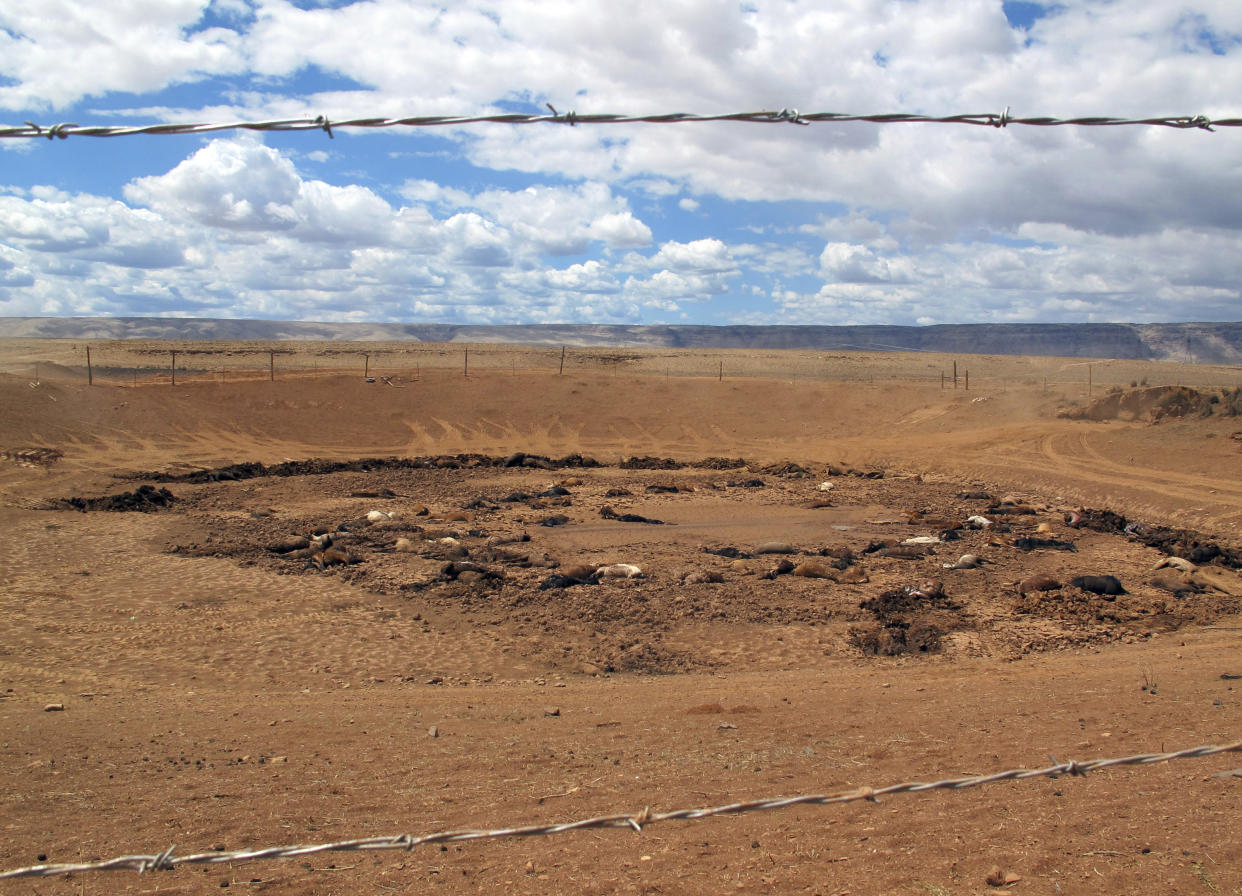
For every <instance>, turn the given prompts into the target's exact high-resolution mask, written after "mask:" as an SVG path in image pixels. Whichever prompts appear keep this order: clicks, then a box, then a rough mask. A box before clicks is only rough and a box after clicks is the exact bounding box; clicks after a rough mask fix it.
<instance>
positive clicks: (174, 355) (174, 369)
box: [171, 352, 177, 386]
mask: <svg viewBox="0 0 1242 896" xmlns="http://www.w3.org/2000/svg"><path fill="white" fill-rule="evenodd" d="M171 369H172V384H173V385H174V386H175V385H177V353H176V352H173V353H172V368H171Z"/></svg>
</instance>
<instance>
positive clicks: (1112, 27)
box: [0, 0, 1242, 324]
mask: <svg viewBox="0 0 1242 896" xmlns="http://www.w3.org/2000/svg"><path fill="white" fill-rule="evenodd" d="M112 7H116V8H112ZM1239 83H1242V4H1238V3H1237V2H1236V0H1218V2H1199V3H1193V2H1192V3H1180V2H1164V0H1151V2H1145V3H1143V4H1133V3H1123V2H1119V0H1114V2H1103V0H1083V2H1063V3H1055V4H1053V3H1041V2H1003V3H1002V2H999V0H935V2H932V0H847V2H840V3H822V2H808V3H801V2H789V0H780V2H761V0H755V2H748V3H736V2H706V0H662V2H654V0H652V2H638V3H637V4H605V3H584V2H567V0H512V2H511V0H493V2H462V3H456V4H451V5H448V6H439V5H433V4H424V3H419V2H411V0H367V2H333V3H317V2H305V0H304V2H298V3H290V2H287V0H131V2H128V3H125V4H86V3H84V2H76V0H41V2H39V3H29V2H27V0H0V124H20V123H22V122H24V121H27V120H29V121H35V122H38V123H40V124H44V125H48V124H52V123H55V122H59V121H71V122H76V123H78V124H131V123H151V122H162V121H230V120H256V119H266V118H283V117H303V116H311V117H313V116H315V115H318V114H324V115H327V116H328V117H329V118H330V119H337V120H339V119H342V118H348V117H356V116H402V115H475V114H487V113H491V112H496V111H529V112H543V111H545V104H547V103H550V104H552V105H554V106H556V108H558V109H559V110H561V111H566V110H570V109H573V110H576V111H578V112H580V113H586V112H617V113H635V114H637V113H660V112H673V111H677V112H698V113H715V112H734V111H755V110H763V109H769V110H775V109H780V108H797V109H800V110H802V111H804V112H809V111H832V112H852V113H875V112H919V113H928V114H951V113H959V112H972V113H979V112H1000V111H1002V110H1003V109H1004V108H1005V107H1006V106H1009V107H1011V109H1012V112H1013V114H1015V115H1051V116H1057V117H1070V116H1076V115H1116V116H1135V117H1139V116H1142V117H1147V116H1152V115H1194V114H1206V115H1208V116H1213V117H1232V116H1237V115H1239V114H1242V106H1240V105H1239V102H1240V101H1239V100H1238V98H1237V96H1236V85H1238V84H1239ZM1240 141H1242V130H1239V129H1221V130H1219V131H1217V132H1216V133H1207V132H1203V131H1172V130H1164V129H1152V128H1137V127H1132V128H1112V129H1091V130H1087V129H1082V128H1078V129H1074V128H1049V129H1040V128H1023V127H1018V126H1012V127H1009V128H1006V129H1003V130H998V129H993V128H972V127H966V126H952V125H886V126H881V125H869V124H839V125H818V124H817V125H813V126H810V127H798V126H796V125H764V126H761V125H746V124H723V123H722V124H702V125H699V124H694V125H615V126H589V125H580V126H577V127H573V128H569V127H566V126H563V125H523V126H510V125H497V124H492V125H475V126H468V127H453V128H437V129H391V130H382V131H362V130H349V129H338V130H337V131H336V132H335V138H334V139H328V137H327V135H326V134H324V133H322V132H303V133H291V134H271V133H267V134H249V133H242V132H224V133H220V134H214V135H210V136H193V137H190V136H175V137H174V136H160V137H156V136H142V137H123V138H114V139H108V140H97V139H89V138H80V137H78V138H75V137H71V138H70V139H68V140H52V141H49V140H44V139H3V140H0V315H10V316H33V315H64V316H68V315H88V316H96V315H104V316H113V315H115V316H128V315H170V316H202V317H259V318H277V319H282V318H284V319H306V320H380V321H383V320H387V321H413V322H458V323H560V322H569V323H649V324H657V323H670V324H676V323H706V324H739V323H742V324H767V323H772V324H860V323H879V324H934V323H972V322H979V323H985V322H1018V321H1037V322H1087V321H1137V322H1143V321H1181V320H1238V319H1242V252H1240V251H1239V249H1240V248H1242V244H1240V242H1239V234H1240V233H1242V201H1239V199H1238V197H1239V196H1242V162H1240V161H1239V159H1242V153H1240V152H1239V150H1240V149H1242V144H1240Z"/></svg>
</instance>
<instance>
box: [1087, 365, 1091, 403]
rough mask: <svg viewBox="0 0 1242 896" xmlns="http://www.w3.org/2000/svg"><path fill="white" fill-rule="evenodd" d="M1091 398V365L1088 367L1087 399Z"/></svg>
mask: <svg viewBox="0 0 1242 896" xmlns="http://www.w3.org/2000/svg"><path fill="white" fill-rule="evenodd" d="M1090 397H1091V365H1090V364H1088V365H1087V398H1090Z"/></svg>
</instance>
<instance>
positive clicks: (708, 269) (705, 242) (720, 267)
mask: <svg viewBox="0 0 1242 896" xmlns="http://www.w3.org/2000/svg"><path fill="white" fill-rule="evenodd" d="M651 266H652V267H665V268H671V269H672V270H674V271H679V272H692V273H699V274H724V273H730V272H734V271H736V270H737V263H736V262H735V261H734V260H733V258H732V256H731V255H730V254H729V248H728V246H726V245H725V244H724V243H723V242H721V241H720V240H718V239H715V238H714V237H712V238H708V239H702V240H694V241H693V242H690V243H678V242H673V241H670V242H667V243H665V244H664V245H662V246H661V247H660V251H659V252H657V253H656V254H655V255H654V256H653V257H652V259H651Z"/></svg>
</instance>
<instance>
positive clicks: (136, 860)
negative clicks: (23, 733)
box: [0, 741, 1242, 880]
mask: <svg viewBox="0 0 1242 896" xmlns="http://www.w3.org/2000/svg"><path fill="white" fill-rule="evenodd" d="M1237 752H1242V741H1239V742H1237V743H1232V744H1228V745H1227V746H1221V747H1215V746H1203V747H1192V748H1190V749H1186V750H1178V751H1176V752H1173V753H1147V754H1143V755H1138V756H1124V757H1121V758H1119V759H1092V760H1089V761H1087V762H1074V761H1071V762H1057V760H1056V757H1055V756H1050V757H1049V758H1050V759H1052V761H1053V763H1054V764H1053V765H1051V766H1049V767H1048V768H1040V769H1023V768H1016V769H1009V770H1008V771H1003V772H996V773H994V774H990V775H978V776H975V777H968V778H948V779H945V780H942V781H932V782H919V781H911V782H907V783H904V784H891V785H889V786H888V787H881V788H878V789H877V788H872V787H858V788H855V789H854V790H850V791H845V792H842V793H836V794H804V795H802V796H791V797H775V798H768V799H759V800H751V801H749V802H742V803H729V804H727V805H723V806H712V807H710V808H698V809H675V810H673V811H670V812H652V811H651V810H650V807H648V808H644V809H643V810H642V811H641V812H638V813H632V814H624V815H601V816H597V817H595V818H584V819H580V820H578V821H569V822H563V823H560V824H541V825H526V826H524V827H511V828H499V829H495V830H464V831H441V832H439V833H435V834H425V835H423V836H421V837H414V836H411V835H409V834H397V835H395V836H389V837H364V838H361V839H357V840H341V841H337V842H335V843H317V844H311V845H292V846H272V847H267V848H263V849H248V850H238V851H235V852H208V853H198V854H195V855H188V856H174V855H173V850H174V849H176V846H170V847H169V848H168V849H166V850H164V851H163V852H162V853H159V854H158V855H153V856H139V855H133V856H118V857H117V858H114V859H107V860H104V861H98V862H83V863H76V864H74V863H69V864H48V865H32V866H30V867H28V868H17V869H14V870H12V871H5V872H3V873H0V880H12V879H14V878H20V877H51V876H54V875H60V874H77V873H80V872H88V871H137V872H139V873H140V874H141V873H143V872H145V871H171V870H172V869H174V868H176V867H177V866H178V865H221V864H231V863H235V862H253V861H257V860H259V859H291V858H297V857H299V856H309V855H316V854H318V853H325V852H358V851H368V850H380V849H405V850H410V849H413V848H414V847H416V846H425V845H427V844H431V843H462V842H465V841H468V840H498V839H501V838H504V837H533V836H550V835H553V834H564V833H568V832H569V831H581V830H586V829H588V828H619V829H626V830H632V831H635V832H638V833H641V832H642V831H643V830H644V829H645V828H647V827H649V826H651V825H653V824H656V823H658V822H664V821H696V820H699V819H704V818H713V817H715V816H718V815H741V814H743V813H745V812H768V811H772V810H776V809H787V808H789V807H791V806H812V805H813V806H827V805H834V804H839V803H852V802H857V801H859V800H868V801H870V802H876V801H877V800H878V799H879V798H880V797H882V796H889V795H891V794H898V793H926V792H928V791H932V790H952V791H958V790H966V789H968V788H971V787H979V786H981V785H984V784H994V783H996V782H998V781H1024V780H1028V779H1031V778H1058V777H1060V776H1061V775H1076V776H1083V775H1086V774H1087V772H1093V771H1097V770H1099V769H1103V768H1113V767H1116V766H1126V765H1137V766H1143V765H1152V764H1155V763H1158V762H1171V761H1173V760H1174V759H1195V758H1199V757H1203V756H1214V755H1216V754H1218V753H1237Z"/></svg>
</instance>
